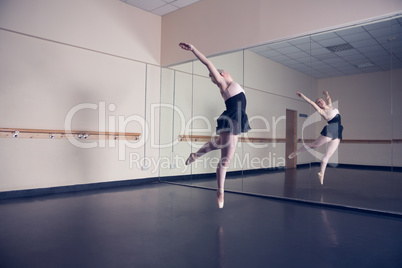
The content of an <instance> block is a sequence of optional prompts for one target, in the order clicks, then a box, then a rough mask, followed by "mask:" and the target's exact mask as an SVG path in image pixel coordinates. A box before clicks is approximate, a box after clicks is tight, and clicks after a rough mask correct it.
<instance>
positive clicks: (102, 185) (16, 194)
mask: <svg viewBox="0 0 402 268" xmlns="http://www.w3.org/2000/svg"><path fill="white" fill-rule="evenodd" d="M155 182H159V178H157V177H155V178H146V179H133V180H124V181H111V182H98V183H88V184H78V185H68V186H58V187H49V188H38V189H27V190H16V191H4V192H0V200H4V199H13V198H23V197H36V196H44V195H54V194H61V193H71V192H82V191H91V190H100V189H107V188H115V187H127V186H133V185H142V184H149V183H155Z"/></svg>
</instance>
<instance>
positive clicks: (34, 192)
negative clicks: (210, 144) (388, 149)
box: [0, 162, 402, 200]
mask: <svg viewBox="0 0 402 268" xmlns="http://www.w3.org/2000/svg"><path fill="white" fill-rule="evenodd" d="M318 166H320V163H319V162H313V163H308V164H300V165H297V169H306V168H310V167H318ZM328 167H329V168H345V169H360V170H378V171H392V172H402V167H387V166H367V165H354V164H336V165H335V164H329V165H328ZM284 171H286V168H285V167H273V168H262V169H250V170H238V171H230V172H228V173H227V178H228V179H230V177H238V176H242V175H257V174H264V173H274V172H284ZM215 177H216V173H204V174H193V175H178V176H167V177H160V178H158V177H154V178H146V179H133V180H124V181H112V182H99V183H88V184H79V185H68V186H59V187H49V188H39V189H27V190H16V191H4V192H0V200H4V199H13V198H23V197H35V196H43V195H54V194H61V193H70V192H82V191H90V190H99V189H107V188H114V187H126V186H133V185H142V184H149V183H155V182H159V181H161V180H162V181H167V182H175V181H190V180H199V179H208V178H215Z"/></svg>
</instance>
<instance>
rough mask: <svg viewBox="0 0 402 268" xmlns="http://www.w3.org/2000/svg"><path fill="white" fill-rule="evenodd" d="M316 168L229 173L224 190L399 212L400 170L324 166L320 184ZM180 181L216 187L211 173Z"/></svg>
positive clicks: (401, 193) (401, 202) (401, 207)
mask: <svg viewBox="0 0 402 268" xmlns="http://www.w3.org/2000/svg"><path fill="white" fill-rule="evenodd" d="M318 171H319V167H312V168H302V169H297V170H296V169H290V170H286V171H284V170H282V171H275V172H268V173H259V174H252V175H243V176H229V177H228V178H227V180H226V185H225V189H227V190H233V191H239V192H246V193H253V194H258V195H268V196H275V197H286V198H292V199H298V200H307V201H313V202H319V203H325V204H335V205H341V206H347V207H356V208H362V209H369V210H376V211H386V212H391V213H398V214H401V215H402V172H390V171H381V170H367V169H358V168H353V169H352V168H331V167H328V168H327V171H326V175H325V180H324V185H321V184H320V183H319V180H318V177H317V172H318ZM184 183H187V184H190V185H194V186H201V187H211V188H216V179H215V176H214V175H213V176H211V178H203V179H192V180H189V181H186V182H184Z"/></svg>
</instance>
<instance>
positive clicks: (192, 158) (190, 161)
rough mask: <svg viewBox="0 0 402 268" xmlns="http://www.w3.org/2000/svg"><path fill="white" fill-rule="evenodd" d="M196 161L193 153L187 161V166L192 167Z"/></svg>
mask: <svg viewBox="0 0 402 268" xmlns="http://www.w3.org/2000/svg"><path fill="white" fill-rule="evenodd" d="M194 161H195V153H191V154H190V156H189V157H188V158H187V160H186V166H188V165H190V164H191V163H193V162H194Z"/></svg>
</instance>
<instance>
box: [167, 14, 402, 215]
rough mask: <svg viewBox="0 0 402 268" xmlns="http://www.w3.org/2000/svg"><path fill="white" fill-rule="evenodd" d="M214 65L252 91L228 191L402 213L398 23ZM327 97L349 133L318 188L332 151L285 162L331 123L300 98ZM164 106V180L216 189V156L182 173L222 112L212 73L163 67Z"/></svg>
mask: <svg viewBox="0 0 402 268" xmlns="http://www.w3.org/2000/svg"><path fill="white" fill-rule="evenodd" d="M200 49H201V48H200ZM210 59H211V61H212V62H213V63H214V64H215V66H217V67H218V68H221V69H224V70H227V71H228V72H229V73H231V75H232V76H233V78H234V80H235V81H236V82H238V83H239V84H240V85H241V86H242V87H243V88H244V89H245V92H246V96H247V114H248V116H249V120H250V126H251V127H252V130H251V131H250V132H248V133H247V134H243V135H241V136H240V138H239V142H238V145H237V148H236V152H235V156H234V157H233V159H232V161H231V163H230V166H229V168H228V174H227V179H226V184H225V190H228V191H230V190H231V191H237V192H245V193H252V194H257V195H266V196H274V197H281V198H291V199H298V200H304V201H310V202H318V203H327V204H335V205H340V206H347V207H357V208H361V209H368V210H374V211H386V212H392V213H402V206H401V205H400V204H401V203H402V202H401V201H402V195H401V194H400V191H401V190H402V173H401V169H402V144H401V142H402V124H401V122H402V108H401V106H400V105H399V102H400V101H401V100H402V18H401V17H400V16H394V17H390V18H382V19H378V20H375V21H371V22H367V23H362V24H356V25H350V26H348V27H342V28H338V29H333V30H331V31H325V32H320V33H314V34H311V35H308V36H301V37H297V38H292V39H289V40H281V41H278V42H272V43H267V44H263V45H260V46H256V47H251V48H248V49H244V50H239V51H236V52H230V53H227V54H223V55H218V56H214V57H210ZM323 91H328V92H329V94H330V97H331V99H332V105H333V107H335V108H337V109H338V110H339V112H340V114H341V118H342V125H343V127H344V131H343V140H342V142H340V144H339V146H338V148H337V150H336V151H335V152H334V154H333V155H332V156H331V158H330V160H329V163H328V166H327V169H326V172H325V177H324V183H323V185H321V183H320V181H319V179H318V176H317V173H318V172H319V171H320V161H321V159H322V158H323V156H324V155H325V153H326V151H327V149H328V148H329V146H328V144H325V145H323V146H321V147H320V148H317V149H314V150H307V151H305V152H303V153H300V154H299V155H298V156H297V157H296V158H293V159H288V157H287V156H288V154H289V153H290V152H292V151H294V150H295V148H300V147H301V146H305V145H306V144H309V143H311V142H312V141H314V140H315V139H316V138H317V137H319V136H320V131H321V129H322V128H323V127H324V126H325V125H326V121H325V120H324V119H323V118H322V117H321V116H320V115H319V114H318V113H317V112H316V110H315V109H314V108H313V107H312V105H310V104H308V103H307V102H306V101H304V100H303V99H302V98H300V97H298V96H297V95H296V92H302V93H303V94H304V95H305V96H306V97H308V98H310V99H311V100H313V101H315V100H316V99H317V98H322V99H324V100H325V96H324V95H323V93H322V92H323ZM161 105H162V107H161V135H160V137H161V138H160V145H161V149H160V153H161V158H162V159H164V161H162V162H163V163H164V164H161V165H160V176H161V180H162V181H169V182H174V183H181V184H186V185H192V186H199V187H207V188H216V175H215V169H216V165H217V161H218V160H219V158H220V152H219V151H213V152H210V153H208V154H207V155H205V156H204V157H203V158H200V159H199V160H197V161H196V162H194V163H193V164H191V165H189V166H186V165H184V162H185V160H186V159H187V157H188V156H189V154H190V153H191V152H195V151H197V150H198V149H199V148H200V146H202V145H203V144H204V143H205V142H208V141H210V140H211V138H212V139H213V138H214V136H215V135H216V133H215V128H216V119H217V117H218V116H219V115H220V114H221V113H222V112H223V110H224V109H225V105H224V102H223V100H222V98H221V96H220V94H219V91H218V89H217V87H216V86H215V85H214V84H213V83H211V81H210V79H209V77H208V72H207V70H206V68H205V67H204V66H203V65H202V64H201V63H200V62H199V61H190V62H186V63H182V64H178V65H175V66H169V67H166V68H163V70H162V78H161ZM162 162H161V163H162Z"/></svg>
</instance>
